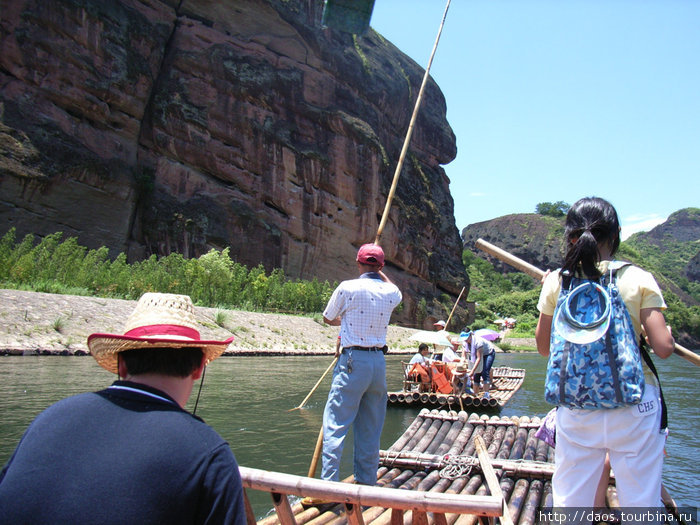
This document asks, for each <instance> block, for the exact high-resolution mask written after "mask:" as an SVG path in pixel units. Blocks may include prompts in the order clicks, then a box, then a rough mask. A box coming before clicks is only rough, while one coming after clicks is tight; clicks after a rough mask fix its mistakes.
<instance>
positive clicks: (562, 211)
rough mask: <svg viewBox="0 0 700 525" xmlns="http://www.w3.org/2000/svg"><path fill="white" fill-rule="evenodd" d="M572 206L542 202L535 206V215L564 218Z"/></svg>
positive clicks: (562, 203)
mask: <svg viewBox="0 0 700 525" xmlns="http://www.w3.org/2000/svg"><path fill="white" fill-rule="evenodd" d="M569 208H571V206H570V205H569V204H567V203H566V202H564V201H557V202H540V203H539V204H538V205H537V206H535V213H538V214H539V215H547V216H549V217H563V216H564V215H566V213H567V212H568V211H569Z"/></svg>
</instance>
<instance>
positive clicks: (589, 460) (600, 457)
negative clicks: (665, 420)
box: [552, 385, 666, 508]
mask: <svg viewBox="0 0 700 525" xmlns="http://www.w3.org/2000/svg"><path fill="white" fill-rule="evenodd" d="M660 421H661V403H660V400H659V390H658V388H657V387H656V386H651V385H647V386H646V389H645V391H644V396H643V398H642V402H641V403H639V404H638V405H633V406H628V407H622V408H614V409H600V410H584V409H568V408H563V407H559V408H558V409H557V419H556V436H557V438H556V440H557V444H556V448H555V452H556V454H555V464H556V469H555V472H554V477H553V478H552V489H553V503H554V507H587V508H590V507H592V506H593V499H594V496H595V491H596V487H597V486H598V481H599V480H600V475H601V473H602V471H603V464H604V462H605V454H606V452H607V453H608V454H609V455H610V466H611V467H612V470H613V472H614V474H615V483H616V485H617V494H618V498H619V500H620V506H621V507H658V506H659V505H660V500H661V469H662V465H663V449H664V444H665V442H666V433H665V432H660V431H659V423H660Z"/></svg>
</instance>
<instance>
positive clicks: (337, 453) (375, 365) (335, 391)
mask: <svg viewBox="0 0 700 525" xmlns="http://www.w3.org/2000/svg"><path fill="white" fill-rule="evenodd" d="M349 361H350V362H351V371H349V370H348V362H349ZM385 414H386V362H385V360H384V354H383V353H382V352H376V351H375V352H366V351H362V350H347V349H343V352H342V354H341V355H340V358H339V359H338V363H337V364H336V365H335V369H334V370H333V381H332V383H331V389H330V392H329V393H328V401H327V402H326V408H325V410H324V412H323V467H322V470H321V478H322V479H325V480H330V481H340V458H341V456H342V455H343V445H344V442H345V436H346V435H347V433H348V430H349V428H350V425H352V426H353V435H354V450H353V458H354V463H353V465H354V474H355V481H356V482H358V483H363V484H365V485H374V484H376V482H377V468H378V466H379V441H380V438H381V435H382V427H383V426H384V416H385Z"/></svg>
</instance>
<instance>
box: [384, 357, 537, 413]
mask: <svg viewBox="0 0 700 525" xmlns="http://www.w3.org/2000/svg"><path fill="white" fill-rule="evenodd" d="M491 378H492V380H491V392H490V393H491V398H490V399H484V398H483V396H482V395H480V396H475V395H474V394H467V393H462V394H461V395H460V394H441V393H440V392H417V391H407V390H406V389H404V390H400V391H396V392H389V393H388V394H387V402H388V403H389V405H394V406H409V405H412V406H421V407H435V408H441V409H447V410H461V409H464V410H470V409H492V410H500V409H501V408H503V406H504V405H505V404H506V403H507V402H508V401H509V400H510V398H511V397H513V395H514V394H515V393H516V392H517V391H518V389H520V387H521V386H522V385H523V381H525V369H523V368H510V367H507V366H500V367H494V368H492V369H491ZM460 399H461V403H460Z"/></svg>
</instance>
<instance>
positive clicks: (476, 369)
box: [459, 331, 496, 399]
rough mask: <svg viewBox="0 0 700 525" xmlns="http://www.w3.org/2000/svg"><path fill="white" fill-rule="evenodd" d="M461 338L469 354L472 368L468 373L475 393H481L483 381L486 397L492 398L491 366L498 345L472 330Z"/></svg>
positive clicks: (462, 334)
mask: <svg viewBox="0 0 700 525" xmlns="http://www.w3.org/2000/svg"><path fill="white" fill-rule="evenodd" d="M459 338H460V339H461V340H462V341H463V342H464V348H465V349H466V351H467V353H468V354H469V366H470V368H469V370H468V371H467V375H468V376H469V377H470V378H471V382H472V387H473V388H474V395H477V396H478V395H479V393H480V392H481V388H482V383H483V390H484V399H490V398H491V394H490V392H489V391H490V389H491V367H492V366H493V361H494V359H495V358H496V347H495V346H494V345H493V344H492V343H491V341H487V340H486V339H484V338H483V337H479V336H478V335H476V334H475V333H474V332H472V331H465V332H462V333H461V334H459Z"/></svg>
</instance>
